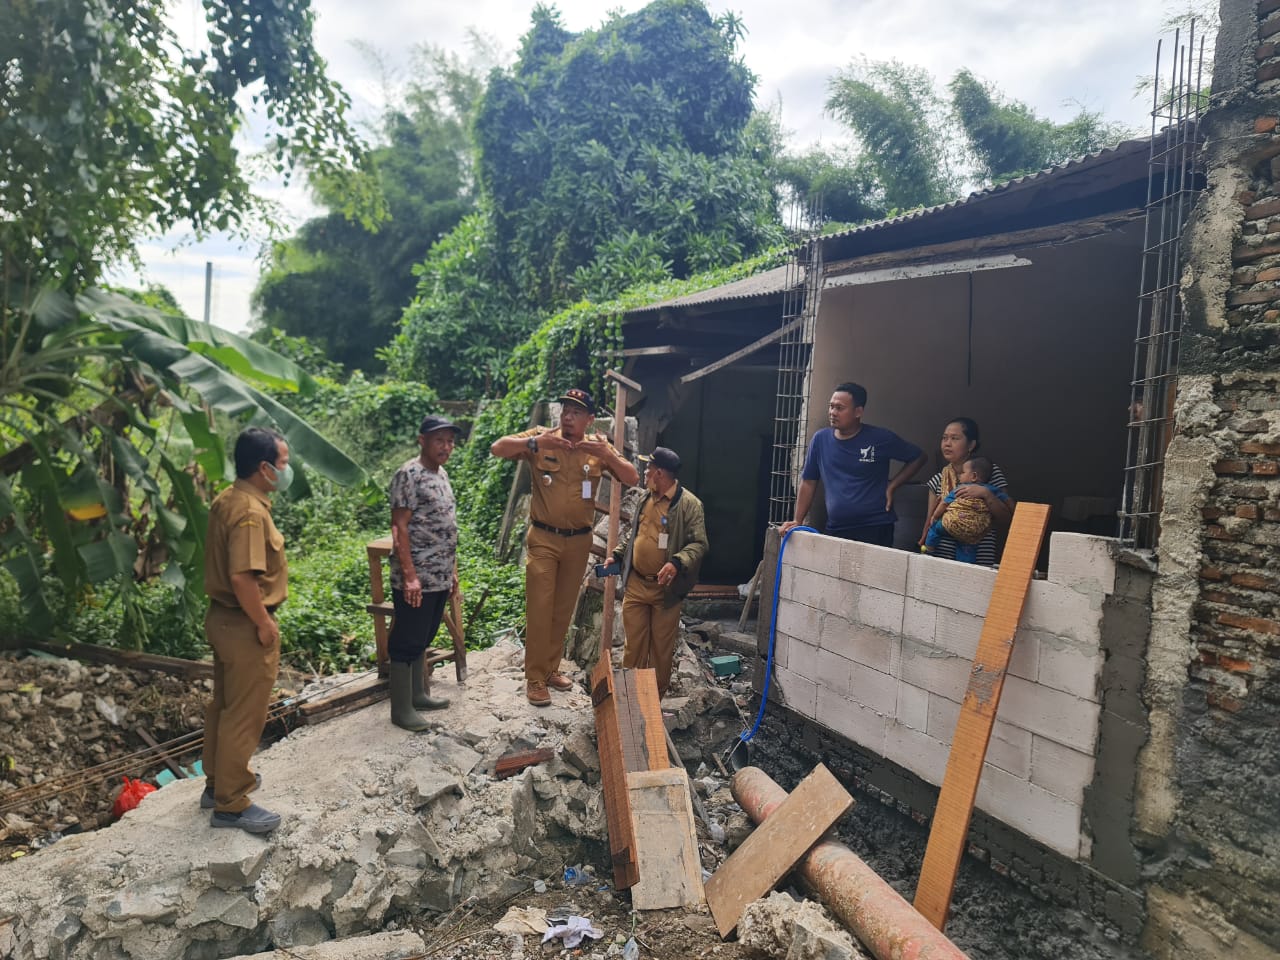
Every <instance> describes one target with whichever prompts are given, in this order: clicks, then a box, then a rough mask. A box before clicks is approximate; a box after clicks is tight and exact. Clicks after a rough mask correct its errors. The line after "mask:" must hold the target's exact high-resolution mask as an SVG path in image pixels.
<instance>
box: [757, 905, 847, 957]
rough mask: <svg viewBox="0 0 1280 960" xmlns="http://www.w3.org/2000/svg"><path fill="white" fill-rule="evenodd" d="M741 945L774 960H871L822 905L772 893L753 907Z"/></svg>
mask: <svg viewBox="0 0 1280 960" xmlns="http://www.w3.org/2000/svg"><path fill="white" fill-rule="evenodd" d="M738 942H739V943H741V944H742V946H743V947H745V948H746V949H748V950H749V951H752V952H754V953H756V954H758V955H759V956H762V957H768V958H771V960H867V958H868V957H869V954H866V953H864V952H863V951H862V949H861V948H860V947H859V946H858V945H857V944H856V943H855V942H854V939H853V937H851V936H850V935H849V932H848V931H847V930H845V929H844V928H843V927H841V926H840V924H839V923H837V922H836V921H835V920H834V919H832V917H831V915H830V914H829V913H828V912H827V911H826V909H824V908H823V906H822V905H821V904H819V903H816V902H814V901H811V900H795V899H793V898H792V897H790V896H788V895H787V894H785V893H771V894H769V896H767V897H765V898H763V899H760V900H757V901H756V902H755V903H752V904H750V905H749V906H748V907H747V909H746V910H745V911H744V912H743V914H742V921H741V922H740V923H739V924H738Z"/></svg>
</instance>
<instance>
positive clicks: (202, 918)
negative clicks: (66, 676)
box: [0, 645, 604, 960]
mask: <svg viewBox="0 0 1280 960" xmlns="http://www.w3.org/2000/svg"><path fill="white" fill-rule="evenodd" d="M469 665H470V666H471V668H472V669H471V675H470V677H469V678H468V681H467V684H466V686H465V687H460V686H457V685H455V684H453V683H450V682H449V680H448V677H447V676H446V675H441V676H438V677H437V678H436V683H435V684H434V685H433V686H434V687H435V688H436V689H437V691H438V692H440V693H442V694H444V695H445V696H448V697H450V699H451V700H452V701H453V703H452V704H451V705H450V707H449V708H448V710H446V711H441V714H443V717H442V722H443V723H445V724H446V725H447V727H448V729H449V730H450V731H453V730H458V731H461V730H470V731H476V730H479V729H483V728H484V727H485V725H486V724H488V723H489V720H488V719H487V718H496V719H497V721H498V724H499V727H498V729H497V730H496V731H495V733H494V735H493V737H492V738H491V739H490V740H477V741H476V742H475V743H473V744H468V743H465V742H463V741H462V740H461V739H459V738H458V736H455V735H453V734H452V733H439V734H427V735H423V734H413V733H410V732H408V731H402V730H400V729H398V728H396V727H393V726H392V725H391V724H390V722H389V719H388V717H387V715H386V710H385V704H376V705H373V706H370V707H367V708H365V709H362V710H358V711H355V712H353V713H350V714H347V715H344V716H342V717H339V718H336V719H334V720H332V721H329V722H327V723H324V724H319V725H316V726H308V727H302V728H299V729H297V730H295V731H294V732H292V733H291V734H290V735H289V736H288V737H287V738H286V739H284V740H282V741H280V742H278V743H276V744H275V745H273V746H272V747H270V748H269V749H267V750H265V751H263V752H262V753H260V754H259V755H258V756H257V757H256V758H255V760H254V768H255V769H256V770H258V771H260V772H261V773H262V774H263V781H264V783H263V788H262V790H260V791H259V792H258V793H256V794H255V795H254V799H255V801H256V802H258V803H260V804H262V805H263V806H266V807H268V808H269V809H271V810H274V811H276V812H278V813H280V814H281V815H282V816H283V817H284V822H283V824H282V825H281V827H280V828H279V829H278V830H277V831H276V832H275V833H274V834H272V835H270V836H267V837H257V836H250V835H248V834H245V833H242V832H240V831H238V830H213V829H211V828H210V827H209V823H208V811H204V810H201V809H200V807H199V798H200V792H201V790H202V789H203V784H202V783H201V782H199V781H190V780H184V781H178V782H175V783H172V784H170V785H169V786H166V787H164V788H162V789H160V790H157V791H155V792H154V793H152V794H149V795H148V796H147V798H146V799H145V800H144V801H143V802H142V804H140V805H139V807H138V808H137V809H136V810H134V811H131V812H130V813H128V814H127V815H126V816H124V817H123V818H122V819H121V820H120V821H118V822H117V823H116V824H114V825H113V826H111V827H109V828H106V829H103V830H99V831H96V832H93V833H84V834H78V835H75V836H71V837H67V838H66V839H64V840H61V841H59V842H58V843H56V844H54V845H53V846H50V847H48V848H46V849H43V850H40V851H39V852H37V853H34V854H31V855H29V856H26V857H23V858H21V859H20V860H17V861H14V862H12V863H9V864H6V865H5V868H4V870H5V882H4V883H3V884H2V885H0V917H10V916H12V917H13V918H15V919H14V920H13V922H12V923H11V924H10V925H9V928H8V929H7V930H6V936H10V937H12V940H13V943H14V946H13V948H12V950H10V951H9V954H10V955H11V956H12V957H13V958H14V960H37V958H39V960H43V958H44V957H46V956H50V955H51V953H50V950H49V947H50V945H52V944H59V947H58V950H59V952H60V955H62V956H94V955H108V954H110V955H113V956H115V955H120V951H124V953H125V954H127V955H128V956H129V957H130V960H169V958H173V960H180V958H184V957H192V958H197V960H199V958H203V957H205V956H208V957H209V958H210V960H213V958H214V956H215V955H216V954H219V953H221V954H226V953H254V952H257V951H260V950H262V949H264V948H265V947H266V946H267V945H268V944H276V945H281V946H285V945H287V946H289V948H290V949H291V950H292V949H294V948H295V947H299V946H306V945H309V944H315V943H317V942H319V941H322V940H330V939H333V938H334V937H339V938H341V937H352V936H357V935H361V934H365V933H368V932H370V931H374V930H379V929H381V928H382V925H383V924H384V923H385V922H386V921H387V919H388V918H389V917H390V916H391V915H392V914H393V913H394V912H396V911H398V910H402V909H404V908H405V907H406V906H408V905H413V906H414V908H415V909H418V908H420V907H421V906H422V905H424V904H425V906H426V908H427V909H435V910H448V909H450V908H452V907H453V906H455V905H456V904H457V902H459V900H460V899H461V898H463V897H470V896H474V897H476V898H477V900H478V901H480V902H488V901H493V902H497V901H498V900H499V899H501V898H502V897H507V896H510V895H511V893H512V892H513V890H515V889H519V887H520V886H522V885H526V883H525V881H523V880H520V879H519V878H520V877H521V876H529V875H533V876H536V875H543V876H545V875H549V874H552V873H553V872H557V871H559V870H560V869H561V867H562V859H561V857H560V853H561V849H557V848H556V846H555V845H554V844H552V843H549V842H546V840H547V837H548V835H549V834H552V835H555V836H557V837H559V836H560V835H562V834H573V835H576V836H578V837H583V838H597V839H598V838H602V837H603V836H604V816H603V810H602V809H601V806H600V801H599V793H600V791H599V787H598V786H594V787H593V786H588V785H587V784H586V783H584V782H583V781H582V780H581V779H580V778H581V774H582V768H581V766H580V765H579V764H580V763H588V762H587V761H586V760H585V759H584V756H583V755H585V754H587V753H588V751H587V750H586V747H585V741H584V740H583V737H584V736H585V737H588V738H589V736H590V731H591V729H592V725H593V717H592V712H591V709H590V699H589V698H588V697H586V696H585V695H577V696H574V695H570V696H567V697H559V696H558V697H557V698H556V701H555V703H554V704H553V705H552V706H551V707H550V708H546V709H544V710H540V711H538V713H537V715H536V716H535V715H534V713H533V711H534V708H533V707H531V706H529V704H528V703H527V702H526V701H525V699H524V688H523V680H522V651H521V649H520V648H519V647H516V646H514V645H498V646H496V647H494V648H493V649H491V650H488V651H480V652H477V653H475V654H473V656H472V657H471V658H470V664H469ZM503 685H505V686H509V687H511V688H512V689H513V691H515V692H514V693H513V694H512V695H503V694H502V693H500V692H499V691H498V688H499V687H501V686H503ZM450 687H453V688H454V689H452V690H450V689H449V688H450ZM473 720H475V721H476V722H474V723H473V722H472V721H473ZM489 725H490V726H492V724H489ZM517 737H521V738H529V739H532V740H533V741H534V743H533V745H534V746H546V747H549V748H551V749H552V750H554V751H556V752H557V753H559V752H560V751H561V750H562V749H563V748H564V745H565V743H567V742H573V743H574V744H576V746H575V747H574V750H573V755H574V756H575V757H576V758H577V760H576V761H574V762H566V761H564V760H562V759H560V758H559V757H558V756H557V757H556V758H554V759H553V761H552V762H550V763H548V764H546V765H544V766H545V768H546V769H543V768H534V769H530V770H526V771H524V772H522V773H521V774H519V775H517V776H514V777H512V778H510V779H509V780H503V781H497V780H494V779H492V778H491V777H489V776H488V775H487V774H486V772H485V771H486V769H487V765H489V764H491V763H492V762H493V761H494V760H496V759H497V757H499V756H501V755H502V754H503V753H504V752H505V751H506V750H508V749H509V747H510V744H511V741H512V740H514V739H516V738H517ZM588 765H589V763H588ZM408 771H412V774H411V775H407V772H408ZM535 787H536V788H537V789H536V790H535ZM116 945H118V949H117V947H116ZM112 951H115V952H114V953H113V952H112Z"/></svg>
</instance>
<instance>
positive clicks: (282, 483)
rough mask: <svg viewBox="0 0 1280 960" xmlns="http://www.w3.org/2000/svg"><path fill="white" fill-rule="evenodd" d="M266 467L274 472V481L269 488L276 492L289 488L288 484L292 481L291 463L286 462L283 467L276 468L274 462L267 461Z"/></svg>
mask: <svg viewBox="0 0 1280 960" xmlns="http://www.w3.org/2000/svg"><path fill="white" fill-rule="evenodd" d="M267 466H268V467H270V468H271V470H272V472H273V473H275V475H276V479H275V482H274V483H272V484H271V489H272V490H274V491H276V492H277V493H281V492H283V491H285V490H288V489H289V484H291V483H293V464H292V463H286V464H285V465H284V466H283V467H279V468H277V467H276V465H275V464H274V463H268V464H267Z"/></svg>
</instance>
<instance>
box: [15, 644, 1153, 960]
mask: <svg viewBox="0 0 1280 960" xmlns="http://www.w3.org/2000/svg"><path fill="white" fill-rule="evenodd" d="M695 648H696V643H695ZM697 652H699V653H702V654H703V655H705V654H706V652H707V651H705V650H698V651H697ZM704 679H705V675H704ZM689 682H690V683H695V682H697V681H696V680H690V681H689ZM707 682H714V681H710V680H708V681H707ZM677 683H679V681H677ZM719 685H721V686H722V687H724V688H725V689H726V692H728V690H730V689H731V690H732V691H733V693H734V694H736V696H735V698H734V700H736V701H737V704H738V707H737V710H734V709H733V702H734V700H730V698H727V697H726V698H723V699H724V701H725V702H726V703H727V704H728V707H727V712H726V711H725V710H722V711H720V715H718V716H708V717H700V718H699V719H698V721H697V722H696V723H695V724H694V725H693V726H692V727H691V728H689V729H687V730H685V731H682V732H677V734H676V737H675V739H676V743H677V745H678V746H679V749H680V751H681V754H682V756H683V758H684V759H685V761H686V764H687V766H688V767H689V770H690V773H691V775H693V776H694V777H695V784H697V783H698V781H701V785H700V786H698V787H697V789H699V792H700V793H701V794H703V795H704V801H705V803H706V806H707V808H708V810H709V812H710V814H711V817H712V819H713V820H714V821H715V822H716V823H717V824H718V825H719V826H721V827H723V828H725V830H726V833H727V834H728V836H729V842H728V843H727V844H726V843H722V842H718V841H717V839H716V838H712V837H710V836H708V830H707V828H706V827H705V825H703V824H701V823H700V824H699V828H698V830H699V841H700V848H701V850H702V853H703V866H704V868H705V869H706V870H708V871H714V870H715V868H716V867H717V866H718V864H719V862H720V861H722V860H723V858H724V857H725V856H727V854H728V850H729V848H731V847H732V846H733V845H734V844H735V841H736V842H740V841H741V839H742V838H743V837H744V836H745V835H746V832H747V831H749V827H747V826H746V825H745V821H744V818H743V815H742V814H741V812H740V811H739V810H737V808H736V805H735V804H733V801H732V797H731V795H730V794H729V792H728V790H727V789H726V785H725V778H724V777H723V775H722V774H721V773H720V772H719V771H718V770H717V769H715V767H714V766H712V765H711V764H706V763H704V762H703V761H705V760H707V759H709V758H711V755H712V754H713V753H716V754H718V753H720V752H721V751H722V748H723V747H724V746H725V744H727V743H731V742H732V739H733V736H734V735H736V733H737V732H738V731H739V730H740V729H741V722H742V716H743V714H745V712H746V709H749V704H748V702H747V701H748V698H749V694H747V693H746V692H745V685H744V684H742V683H741V682H740V681H733V680H724V681H719ZM676 692H679V688H678V686H677V690H676ZM207 695H208V684H207V682H206V681H204V680H197V681H187V680H182V679H179V678H177V677H174V676H170V675H167V674H163V673H151V672H145V671H138V670H134V669H125V668H120V667H114V666H98V665H90V664H79V665H73V666H70V667H69V666H68V665H67V662H66V661H58V660H52V659H46V658H42V657H27V656H16V655H13V654H0V815H2V819H3V821H4V824H3V826H0V875H2V874H3V870H4V867H3V864H4V863H5V862H7V861H9V860H10V859H12V858H14V857H19V856H23V855H26V854H27V853H29V852H31V851H33V850H38V849H39V848H40V847H41V846H44V845H47V844H48V843H49V842H52V841H55V840H56V839H57V838H58V836H59V835H64V834H67V833H70V832H76V831H78V830H85V829H94V828H95V827H97V826H99V825H101V824H105V823H108V822H110V807H111V803H112V800H113V799H114V795H115V793H117V792H118V789H119V788H118V783H119V777H118V775H117V776H115V777H113V778H110V779H107V778H104V777H102V776H100V775H99V776H96V777H85V778H83V782H82V783H80V785H79V786H78V788H77V789H76V790H74V791H72V792H69V793H65V794H63V795H62V796H60V797H58V798H57V799H55V800H51V801H44V802H42V803H40V804H38V805H35V806H30V805H28V806H20V807H17V808H16V809H9V810H5V800H6V797H9V796H10V795H11V794H12V793H13V791H15V790H16V789H18V788H20V787H23V786H27V785H29V784H32V783H34V782H37V781H39V780H41V779H44V778H47V777H56V776H59V775H63V774H66V773H69V772H72V771H75V770H81V769H84V768H87V767H91V766H93V765H95V764H100V763H102V762H103V761H104V760H105V759H107V758H115V757H120V756H124V755H126V754H128V753H131V752H133V751H136V750H139V749H141V748H142V747H143V746H144V742H143V740H142V738H141V737H140V735H139V734H138V733H137V728H138V727H139V726H141V727H143V728H144V729H146V730H147V731H148V732H149V733H150V735H151V736H152V737H154V738H155V739H156V740H159V741H164V740H167V739H170V738H173V737H176V736H179V735H181V734H183V733H186V732H188V731H190V730H192V729H195V728H198V727H199V726H200V724H201V722H202V718H203V709H204V702H205V699H206V697H207ZM664 705H665V704H664ZM766 731H767V725H766ZM763 732H765V731H762V733H763ZM192 759H194V754H193V755H191V756H190V757H188V758H184V762H189V761H190V760H192ZM754 762H755V763H756V764H757V765H758V766H760V767H762V768H763V769H765V770H766V772H768V773H769V774H770V775H771V776H773V777H774V779H776V780H777V781H778V782H779V783H780V784H782V785H784V786H786V787H791V786H793V785H794V784H795V783H796V782H797V781H798V780H799V779H800V778H802V777H803V776H804V775H805V774H807V773H808V766H809V764H810V761H809V760H805V759H802V758H796V757H792V756H788V755H786V754H785V753H784V752H783V751H780V750H779V749H778V748H777V746H776V745H774V744H771V743H770V742H769V740H768V739H767V737H764V736H762V737H761V738H759V739H758V740H757V742H756V744H755V755H754ZM157 772H158V768H157V767H156V765H155V764H154V762H153V763H152V764H151V765H150V766H148V767H146V768H143V769H140V770H138V771H137V774H138V775H142V774H145V775H148V776H154V775H155V774H156V773H157ZM708 777H709V778H710V779H708ZM851 792H854V791H851ZM855 798H856V799H857V801H858V803H857V805H856V806H855V808H854V809H853V811H852V812H851V813H850V814H849V815H848V816H847V817H846V818H845V819H844V821H843V822H842V823H841V825H840V828H839V833H840V839H841V840H843V841H844V842H845V843H847V844H848V845H849V846H850V847H851V848H852V849H853V850H854V851H855V852H856V853H858V854H859V856H861V857H862V858H863V859H864V860H866V861H867V862H868V863H869V864H870V865H871V866H872V867H873V868H874V869H875V870H876V871H877V872H878V873H879V874H880V875H881V876H883V877H884V878H885V879H886V880H887V881H888V882H889V883H890V884H891V885H893V886H894V887H895V888H896V889H897V890H898V892H899V893H901V894H903V895H904V896H906V897H907V898H910V897H911V896H912V894H913V892H914V885H915V881H916V877H917V874H918V870H919V864H920V863H921V862H922V858H923V854H924V845H925V841H926V839H927V837H926V835H925V832H924V830H923V829H922V828H921V827H920V826H919V825H918V824H916V823H915V822H914V821H912V820H911V819H910V818H909V817H904V816H902V815H901V814H899V813H897V812H896V811H895V810H893V809H891V808H889V807H886V806H884V805H883V804H881V803H879V802H877V801H876V800H874V799H873V798H871V797H868V796H863V795H859V794H857V793H856V792H855ZM566 839H568V838H566ZM564 855H565V857H566V858H567V859H566V861H565V863H564V864H563V866H562V871H563V868H565V867H579V866H583V867H587V868H590V869H591V870H592V871H593V876H594V879H593V880H592V881H591V882H589V883H585V884H574V883H566V882H565V880H564V878H563V876H561V875H555V876H550V877H543V878H533V877H530V878H527V879H528V880H529V886H528V887H527V888H526V889H525V890H524V891H522V892H521V893H520V894H518V895H517V896H515V897H513V898H512V899H511V900H509V901H508V902H506V903H501V904H479V903H475V902H473V901H464V902H463V903H461V904H460V905H459V906H458V907H456V908H455V909H454V910H452V911H451V912H450V913H448V914H446V915H444V916H439V915H433V916H427V915H423V914H421V913H415V912H414V911H412V910H411V909H406V910H405V911H403V912H402V913H401V914H400V915H397V916H394V917H393V918H392V919H391V920H390V921H389V923H388V926H387V929H395V928H411V929H414V930H416V931H418V932H419V933H420V934H421V935H422V936H423V938H424V940H425V941H426V942H427V944H428V948H427V953H426V956H428V957H432V958H442V960H462V958H468V960H471V958H474V960H484V958H502V960H507V958H512V957H523V956H541V955H543V954H547V955H550V954H556V955H560V954H561V948H560V945H559V944H558V943H555V942H553V943H551V944H547V945H546V946H545V947H544V946H542V945H540V944H539V942H538V938H537V937H536V936H533V935H529V936H525V937H522V938H518V941H519V942H517V940H516V939H513V937H512V935H510V934H502V933H498V932H495V930H494V924H495V923H496V922H498V921H499V920H500V919H501V918H502V917H503V915H504V914H505V913H506V912H507V910H508V909H509V908H510V907H512V906H516V907H523V908H530V907H539V908H542V909H544V910H545V911H546V912H547V914H548V915H550V916H553V917H554V916H555V915H556V914H557V913H559V914H562V915H569V914H576V915H580V916H585V917H588V918H589V919H591V920H592V921H593V922H594V923H595V925H596V926H597V927H598V928H599V929H600V930H601V931H602V933H603V937H602V938H601V939H599V940H586V941H584V942H583V944H582V945H581V946H580V947H578V948H575V949H573V950H569V951H566V952H565V953H564V955H567V956H581V957H586V958H594V957H601V958H604V957H615V956H622V954H623V947H624V945H625V944H626V942H627V941H628V940H629V939H631V938H634V940H635V942H636V945H637V947H639V956H640V957H641V958H656V960H692V958H702V957H717V958H725V960H737V958H745V957H758V956H760V954H757V953H751V952H748V951H747V950H746V948H744V947H743V946H742V945H741V944H739V943H736V942H732V941H731V942H727V943H726V942H723V941H721V939H720V938H719V936H718V935H717V934H716V932H715V928H714V925H713V923H712V920H711V917H710V914H709V913H708V912H707V911H706V908H705V907H703V908H701V910H698V911H665V912H656V913H646V914H643V915H637V914H634V913H633V912H632V911H631V908H630V901H629V898H628V897H627V895H626V894H619V893H618V892H617V891H615V890H614V889H613V888H612V886H611V884H609V883H608V878H609V867H608V864H609V858H608V851H607V850H606V849H605V847H604V845H603V844H599V843H595V844H591V843H585V844H584V843H583V842H582V841H581V840H576V839H575V840H573V841H572V842H567V843H566V845H565V848H564ZM783 888H784V889H792V888H788V887H787V885H786V882H785V881H784V887H783ZM793 892H794V890H793ZM796 895H797V896H798V895H799V894H798V893H796ZM947 932H948V935H949V936H950V937H951V938H952V939H953V940H954V941H955V942H956V943H957V945H959V946H960V947H961V948H962V949H964V950H965V951H966V952H967V953H968V954H969V956H970V957H972V958H973V960H1139V958H1141V957H1142V956H1143V954H1142V953H1141V951H1139V950H1137V949H1136V948H1134V947H1131V946H1127V945H1125V944H1122V943H1120V942H1119V941H1118V938H1117V937H1116V936H1115V934H1114V932H1113V931H1109V930H1105V929H1102V928H1099V927H1098V926H1097V925H1095V924H1093V923H1091V922H1089V921H1088V920H1087V919H1085V918H1084V917H1083V916H1082V915H1081V914H1080V913H1079V912H1076V911H1072V910H1063V909H1061V908H1059V907H1056V906H1054V905H1052V904H1048V903H1044V902H1042V901H1040V900H1037V899H1036V898H1035V897H1034V896H1033V895H1032V894H1031V893H1030V892H1029V891H1027V890H1026V889H1025V888H1022V887H1020V886H1018V885H1016V884H1014V883H1013V882H1012V881H1010V880H1008V879H1007V878H1004V877H1000V876H998V875H996V874H995V873H993V872H992V871H991V870H990V869H988V868H986V867H985V866H983V865H981V864H978V863H976V862H970V861H969V860H968V859H966V862H965V863H964V864H963V866H962V869H961V873H960V878H959V882H958V884H957V888H956V898H955V902H954V913H953V919H952V920H951V922H950V923H949V925H948V930H947Z"/></svg>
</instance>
